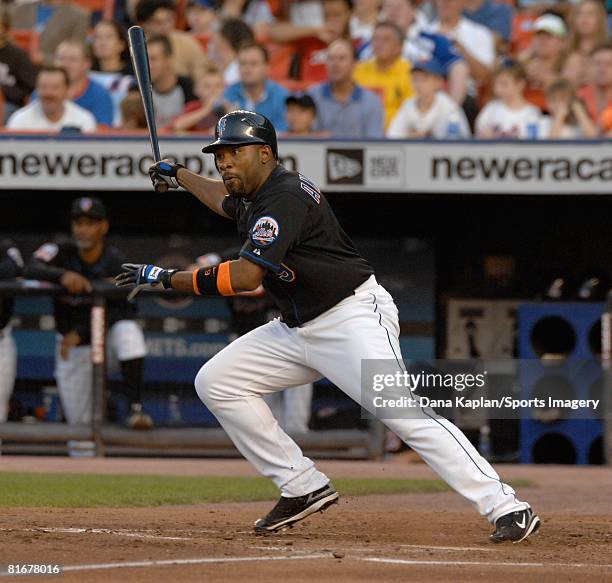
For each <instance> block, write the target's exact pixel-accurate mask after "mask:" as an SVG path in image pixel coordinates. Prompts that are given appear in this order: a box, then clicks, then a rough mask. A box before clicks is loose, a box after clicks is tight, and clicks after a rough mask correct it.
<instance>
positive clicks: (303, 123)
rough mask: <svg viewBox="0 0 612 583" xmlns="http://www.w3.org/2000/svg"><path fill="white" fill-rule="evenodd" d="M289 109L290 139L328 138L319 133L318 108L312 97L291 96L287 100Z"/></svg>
mask: <svg viewBox="0 0 612 583" xmlns="http://www.w3.org/2000/svg"><path fill="white" fill-rule="evenodd" d="M285 105H286V108H287V133H286V134H285V135H287V136H289V137H295V138H301V137H309V136H310V137H326V136H327V134H325V136H324V135H323V134H322V132H317V131H316V130H315V129H314V125H315V122H316V119H317V106H316V105H315V102H314V100H313V99H312V97H310V95H289V97H287V99H286V100H285Z"/></svg>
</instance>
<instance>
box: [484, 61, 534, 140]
mask: <svg viewBox="0 0 612 583" xmlns="http://www.w3.org/2000/svg"><path fill="white" fill-rule="evenodd" d="M526 82H527V74H526V72H525V69H524V68H523V67H522V66H521V65H520V64H519V63H515V62H508V63H506V64H504V65H502V66H500V67H499V68H498V69H497V70H496V71H495V74H494V76H493V93H494V94H495V97H496V98H497V99H494V100H493V101H490V102H489V103H487V105H485V107H484V108H483V110H482V111H481V112H480V114H479V115H478V118H477V119H476V135H477V136H478V137H479V138H485V139H490V138H519V139H537V138H538V129H539V124H540V115H541V114H540V110H539V109H538V108H537V107H535V106H534V105H532V104H530V103H528V102H527V101H526V100H525V98H524V96H523V93H524V91H525V85H526Z"/></svg>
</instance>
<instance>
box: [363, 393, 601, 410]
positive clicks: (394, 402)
mask: <svg viewBox="0 0 612 583" xmlns="http://www.w3.org/2000/svg"><path fill="white" fill-rule="evenodd" d="M372 403H373V405H374V407H376V408H377V409H378V408H385V407H390V408H396V409H398V408H419V407H433V408H438V407H440V408H450V407H460V408H464V409H512V410H516V409H529V408H535V409H572V410H574V411H575V410H578V409H592V410H593V411H596V410H597V408H598V407H599V403H600V399H555V398H553V397H550V396H549V397H547V398H538V397H534V398H532V399H516V398H514V397H510V396H505V397H500V398H497V399H488V398H486V397H478V398H475V399H468V398H467V397H465V396H463V395H456V396H454V398H451V399H432V398H429V397H419V398H418V399H414V398H411V397H406V396H403V397H397V398H391V399H389V398H385V397H383V396H382V395H376V396H375V397H374V399H373V401H372Z"/></svg>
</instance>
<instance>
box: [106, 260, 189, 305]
mask: <svg viewBox="0 0 612 583" xmlns="http://www.w3.org/2000/svg"><path fill="white" fill-rule="evenodd" d="M121 269H123V273H120V274H119V275H118V276H117V277H115V285H116V286H117V287H132V286H134V289H133V290H132V291H131V292H130V294H129V295H128V297H127V299H128V301H132V300H133V299H134V298H135V297H136V295H137V294H138V293H140V292H141V291H142V290H144V289H153V288H154V287H159V286H163V288H164V289H170V288H172V284H171V283H170V280H171V278H172V275H173V274H175V273H176V272H177V271H178V269H162V268H161V267H157V266H156V265H149V264H142V263H123V264H122V265H121Z"/></svg>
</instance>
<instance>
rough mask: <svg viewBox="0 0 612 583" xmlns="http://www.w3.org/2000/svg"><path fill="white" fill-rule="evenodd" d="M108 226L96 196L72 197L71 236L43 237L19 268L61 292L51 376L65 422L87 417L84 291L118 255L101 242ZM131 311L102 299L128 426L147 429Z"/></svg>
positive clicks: (140, 343) (141, 349) (141, 346)
mask: <svg viewBox="0 0 612 583" xmlns="http://www.w3.org/2000/svg"><path fill="white" fill-rule="evenodd" d="M108 229H109V222H108V219H107V215H106V209H105V207H104V205H103V203H102V201H101V200H99V199H97V198H88V197H84V198H78V199H76V200H75V201H74V202H73V204H72V209H71V231H72V239H71V240H69V241H66V242H65V243H61V244H56V243H45V244H44V245H42V246H41V247H40V248H39V249H38V250H36V251H35V252H34V255H33V257H32V259H31V260H30V261H29V262H28V265H27V266H26V270H25V275H26V277H28V278H30V279H41V280H45V281H51V282H54V283H58V284H60V285H61V286H63V287H64V288H65V290H66V292H67V293H66V294H63V295H60V296H57V297H55V298H54V313H55V320H56V326H57V332H58V336H57V344H56V358H55V378H56V381H57V385H58V388H59V393H60V399H61V402H62V406H63V409H64V413H65V415H66V420H67V421H68V423H70V424H88V423H90V422H91V417H92V394H93V392H92V364H91V350H90V309H91V299H90V297H89V294H90V292H91V291H92V283H94V282H104V281H108V279H109V278H110V277H111V276H112V275H114V274H115V273H116V271H117V269H119V266H120V265H121V263H122V261H124V259H123V256H122V255H121V253H120V251H118V250H117V249H116V248H115V247H112V246H110V245H107V244H106V242H105V236H106V233H107V232H108ZM135 315H136V309H135V307H134V306H132V305H130V304H128V303H127V302H126V301H125V300H109V301H108V302H107V322H108V327H109V332H108V342H107V345H108V347H109V349H110V350H109V355H108V356H109V365H110V366H109V368H112V367H113V365H115V364H116V360H118V361H119V365H120V367H121V373H122V377H123V383H124V386H125V389H126V393H127V394H128V396H129V398H130V400H131V413H132V414H131V416H130V417H129V419H128V426H130V427H132V428H134V429H148V428H150V427H151V426H152V421H151V418H150V417H149V416H148V415H146V414H144V413H143V412H142V406H141V404H140V398H141V395H140V393H141V390H142V383H143V371H144V357H145V354H146V346H145V341H144V336H143V333H142V330H141V328H140V326H138V324H137V323H136V322H135V321H134V320H133V318H134V317H135ZM70 446H74V447H72V448H70ZM69 449H70V451H71V454H74V455H78V452H79V450H90V451H89V452H88V453H91V450H92V446H91V444H89V443H88V444H85V443H80V444H77V443H71V444H69ZM82 453H83V455H86V453H87V452H85V451H83V452H82Z"/></svg>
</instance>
